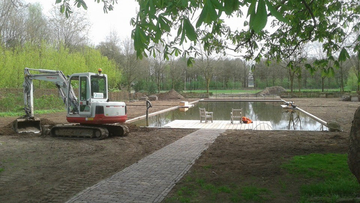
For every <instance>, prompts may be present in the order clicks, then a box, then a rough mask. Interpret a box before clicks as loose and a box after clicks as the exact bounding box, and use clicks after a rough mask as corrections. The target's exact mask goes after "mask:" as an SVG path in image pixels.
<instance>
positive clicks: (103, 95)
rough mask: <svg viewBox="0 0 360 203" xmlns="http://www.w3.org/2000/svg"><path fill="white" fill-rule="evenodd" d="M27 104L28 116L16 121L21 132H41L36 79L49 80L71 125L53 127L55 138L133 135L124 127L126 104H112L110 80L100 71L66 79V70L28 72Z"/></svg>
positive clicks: (30, 70) (26, 72) (51, 130)
mask: <svg viewBox="0 0 360 203" xmlns="http://www.w3.org/2000/svg"><path fill="white" fill-rule="evenodd" d="M24 77H25V80H24V83H23V91H24V104H25V108H24V110H25V113H26V115H25V116H23V117H21V118H18V119H17V120H16V121H15V122H14V128H15V130H16V132H18V133H30V132H31V133H40V132H41V131H42V126H41V120H40V119H39V118H35V117H34V86H33V80H41V81H49V82H52V83H54V84H55V86H56V87H57V88H58V90H59V95H60V96H61V98H62V100H63V102H64V104H65V106H66V111H67V115H66V120H67V121H68V122H69V124H57V125H54V126H52V127H50V129H49V131H50V134H51V135H52V136H59V137H89V138H97V139H104V138H106V137H108V136H110V135H113V136H123V135H126V134H127V133H128V132H129V129H128V127H127V126H126V125H124V123H125V121H126V120H127V109H126V104H125V103H124V102H110V101H109V98H108V97H109V93H108V78H107V75H106V74H103V73H102V70H101V69H99V70H98V73H75V74H72V75H70V76H65V75H64V73H63V72H62V71H58V70H47V69H30V68H25V70H24Z"/></svg>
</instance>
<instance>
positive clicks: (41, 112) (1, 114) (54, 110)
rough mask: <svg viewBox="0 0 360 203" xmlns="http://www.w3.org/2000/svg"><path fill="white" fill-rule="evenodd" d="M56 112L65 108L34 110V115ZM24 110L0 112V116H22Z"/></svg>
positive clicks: (63, 110)
mask: <svg viewBox="0 0 360 203" xmlns="http://www.w3.org/2000/svg"><path fill="white" fill-rule="evenodd" d="M56 112H65V109H45V110H35V113H34V114H35V115H37V114H47V113H56ZM24 115H25V111H16V112H0V117H11V116H24Z"/></svg>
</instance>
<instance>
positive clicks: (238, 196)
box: [165, 178, 271, 203]
mask: <svg viewBox="0 0 360 203" xmlns="http://www.w3.org/2000/svg"><path fill="white" fill-rule="evenodd" d="M186 183H188V184H186V185H187V186H183V187H181V188H180V189H179V190H178V191H177V192H176V194H175V195H173V196H172V197H171V198H168V199H165V202H181V203H187V202H219V200H220V199H221V201H224V202H243V201H245V202H249V201H251V202H266V200H268V199H269V195H270V194H271V192H270V190H268V189H266V188H261V187H256V186H253V185H244V186H239V185H235V184H232V185H221V184H219V185H215V184H211V183H208V182H207V181H206V180H205V179H192V178H187V179H186Z"/></svg>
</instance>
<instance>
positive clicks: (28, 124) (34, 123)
mask: <svg viewBox="0 0 360 203" xmlns="http://www.w3.org/2000/svg"><path fill="white" fill-rule="evenodd" d="M14 128H15V131H16V132H17V133H40V132H41V122H40V119H39V118H18V119H16V121H15V123H14Z"/></svg>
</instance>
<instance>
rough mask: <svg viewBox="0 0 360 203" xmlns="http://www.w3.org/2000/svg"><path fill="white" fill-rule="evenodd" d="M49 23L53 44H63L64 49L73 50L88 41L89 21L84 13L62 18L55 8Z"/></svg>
mask: <svg viewBox="0 0 360 203" xmlns="http://www.w3.org/2000/svg"><path fill="white" fill-rule="evenodd" d="M51 14H52V16H51V17H50V20H49V23H50V28H51V30H52V35H53V36H52V38H53V39H55V42H54V43H57V44H61V43H63V44H64V45H65V47H66V48H69V49H74V48H76V47H79V46H83V45H85V44H86V43H87V41H88V37H87V36H88V32H89V27H90V24H89V21H88V19H87V18H86V16H85V13H82V12H75V13H73V14H72V15H71V16H70V17H68V18H66V17H65V16H63V15H62V14H61V13H60V11H59V9H58V8H57V7H54V9H53V10H52V13H51Z"/></svg>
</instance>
